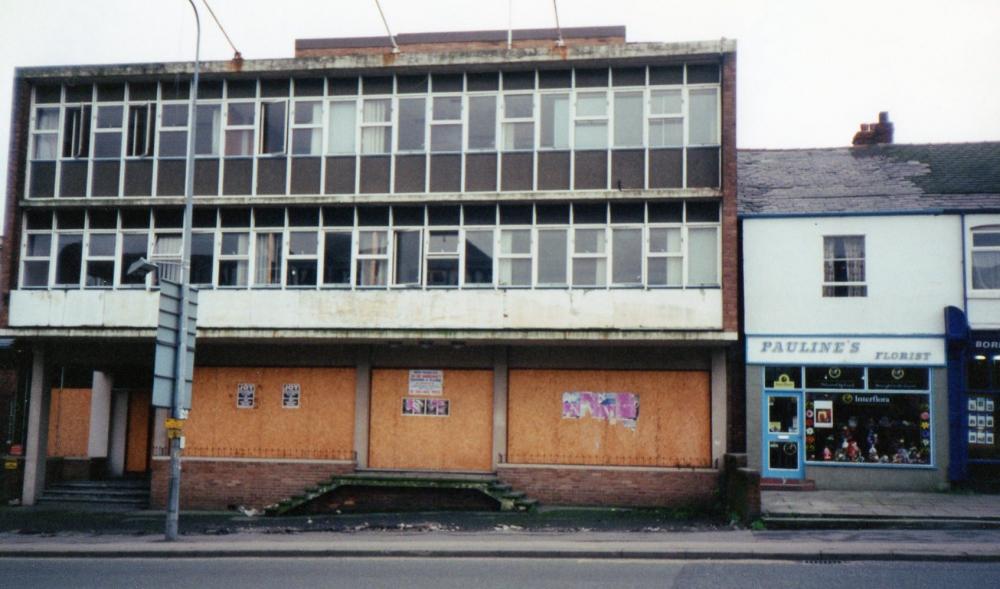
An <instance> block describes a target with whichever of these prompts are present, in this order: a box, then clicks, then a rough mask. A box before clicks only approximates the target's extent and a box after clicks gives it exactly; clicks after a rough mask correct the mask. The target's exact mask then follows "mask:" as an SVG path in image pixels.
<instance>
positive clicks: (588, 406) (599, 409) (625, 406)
mask: <svg viewBox="0 0 1000 589" xmlns="http://www.w3.org/2000/svg"><path fill="white" fill-rule="evenodd" d="M562 417H563V419H582V418H584V417H590V418H592V419H599V420H601V421H607V422H609V423H611V424H612V425H615V424H618V423H620V424H622V425H624V426H625V427H626V428H628V429H630V430H635V427H636V421H637V420H638V419H639V395H636V394H635V393H591V392H572V393H563V396H562Z"/></svg>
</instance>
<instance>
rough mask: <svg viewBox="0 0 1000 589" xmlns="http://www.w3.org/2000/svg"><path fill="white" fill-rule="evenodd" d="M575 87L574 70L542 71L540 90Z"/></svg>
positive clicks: (539, 77)
mask: <svg viewBox="0 0 1000 589" xmlns="http://www.w3.org/2000/svg"><path fill="white" fill-rule="evenodd" d="M572 85H573V70H540V71H539V72H538V87H539V88H569V87H570V86H572Z"/></svg>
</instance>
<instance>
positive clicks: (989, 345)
mask: <svg viewBox="0 0 1000 589" xmlns="http://www.w3.org/2000/svg"><path fill="white" fill-rule="evenodd" d="M969 340H970V344H971V348H972V352H973V353H979V354H986V353H991V352H992V353H994V354H1000V331H974V332H972V335H971V337H970V338H969Z"/></svg>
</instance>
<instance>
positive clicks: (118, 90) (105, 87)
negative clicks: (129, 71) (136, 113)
mask: <svg viewBox="0 0 1000 589" xmlns="http://www.w3.org/2000/svg"><path fill="white" fill-rule="evenodd" d="M97 100H98V102H118V101H122V100H125V84H98V85H97Z"/></svg>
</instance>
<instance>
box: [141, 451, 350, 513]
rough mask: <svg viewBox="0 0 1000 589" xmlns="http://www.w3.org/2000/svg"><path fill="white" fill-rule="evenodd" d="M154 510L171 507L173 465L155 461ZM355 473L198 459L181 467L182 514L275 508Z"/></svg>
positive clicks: (340, 467)
mask: <svg viewBox="0 0 1000 589" xmlns="http://www.w3.org/2000/svg"><path fill="white" fill-rule="evenodd" d="M152 466H153V468H152V477H151V478H152V480H151V483H150V499H149V502H150V505H151V506H152V507H154V508H163V507H165V506H166V504H167V488H168V485H169V481H170V461H168V460H154V461H153V465H152ZM351 472H354V464H330V463H314V462H264V461H261V462H253V461H233V460H194V461H187V460H185V461H183V462H182V463H181V508H182V509H227V508H228V507H230V506H234V505H243V506H246V507H253V508H257V509H260V508H261V507H264V506H265V505H269V504H271V503H277V502H278V501H281V500H282V499H286V498H288V497H290V496H292V495H298V494H300V493H301V492H302V490H303V489H305V488H307V487H311V486H313V485H315V484H316V483H318V482H320V481H322V480H324V479H327V478H329V477H331V476H333V475H335V474H346V473H351Z"/></svg>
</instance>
